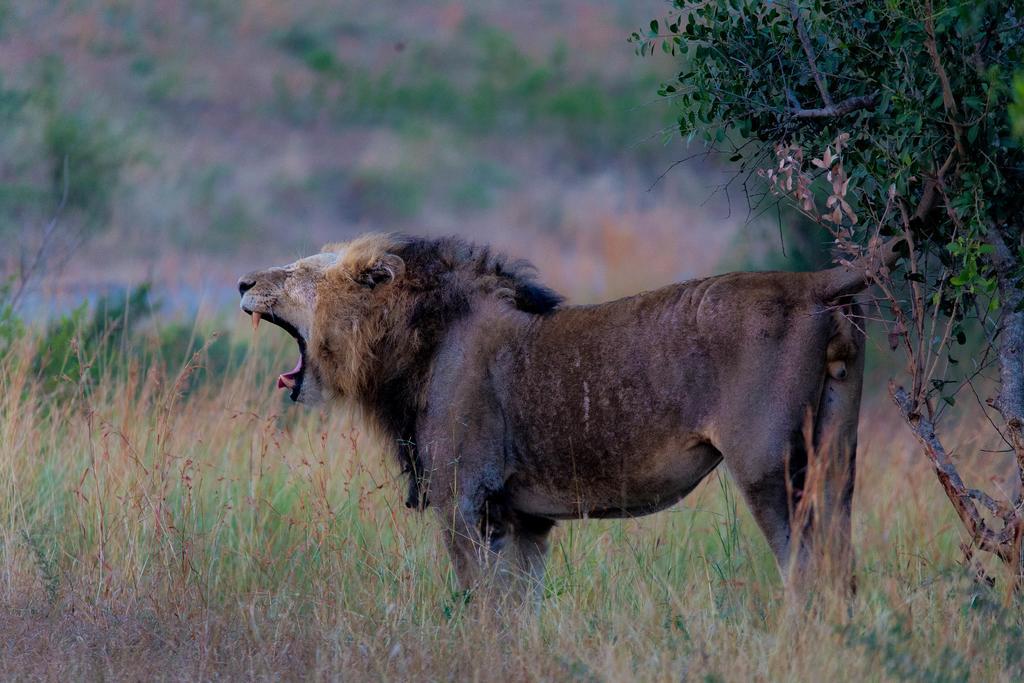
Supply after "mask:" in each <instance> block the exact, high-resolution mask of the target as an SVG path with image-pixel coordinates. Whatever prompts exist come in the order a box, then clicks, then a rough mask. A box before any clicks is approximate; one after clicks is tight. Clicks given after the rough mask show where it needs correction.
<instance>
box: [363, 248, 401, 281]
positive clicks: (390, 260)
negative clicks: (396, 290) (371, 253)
mask: <svg viewBox="0 0 1024 683" xmlns="http://www.w3.org/2000/svg"><path fill="white" fill-rule="evenodd" d="M404 272H405V261H403V260H402V257H400V256H396V255H395V254H384V255H383V256H381V257H380V258H378V259H376V260H375V261H374V262H373V263H371V264H370V265H368V266H366V267H364V268H363V269H362V270H361V271H360V272H359V273H358V274H357V275H356V282H358V283H359V284H361V285H363V286H364V287H368V288H370V289H373V288H374V287H378V286H380V285H384V284H388V283H389V282H394V281H395V280H397V279H398V278H400V277H401V276H402V274H403V273H404Z"/></svg>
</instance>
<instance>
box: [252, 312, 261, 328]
mask: <svg viewBox="0 0 1024 683" xmlns="http://www.w3.org/2000/svg"><path fill="white" fill-rule="evenodd" d="M259 328H260V314H259V313H257V312H256V311H253V313H252V329H254V330H258V329H259Z"/></svg>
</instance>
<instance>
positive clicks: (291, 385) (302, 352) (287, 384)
mask: <svg viewBox="0 0 1024 683" xmlns="http://www.w3.org/2000/svg"><path fill="white" fill-rule="evenodd" d="M242 310H243V311H245V312H246V313H248V314H249V315H251V316H252V327H253V329H254V330H255V329H257V328H258V327H259V325H260V320H266V321H267V322H269V323H272V324H274V325H277V326H278V327H280V328H281V329H282V330H284V331H285V332H287V333H288V334H290V335H291V336H292V337H293V338H294V339H295V341H296V342H297V343H298V345H299V361H298V362H297V363H296V364H295V368H294V369H293V370H291V371H290V372H284V373H281V374H280V375H278V377H277V388H278V389H291V393H290V394H289V396H290V397H291V399H292V400H293V401H298V400H299V393H300V392H301V391H302V379H303V378H304V377H305V376H306V340H305V339H303V338H302V335H301V334H299V331H298V330H297V329H296V328H295V326H294V325H292V324H291V323H289V322H288V321H287V320H284V319H282V318H279V317H277V316H276V315H274V314H273V313H259V312H254V311H250V310H247V309H244V308H243V309H242Z"/></svg>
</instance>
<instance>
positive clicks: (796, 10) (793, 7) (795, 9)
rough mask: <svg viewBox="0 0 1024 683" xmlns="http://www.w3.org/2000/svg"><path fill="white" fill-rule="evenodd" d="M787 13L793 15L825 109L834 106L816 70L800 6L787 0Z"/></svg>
mask: <svg viewBox="0 0 1024 683" xmlns="http://www.w3.org/2000/svg"><path fill="white" fill-rule="evenodd" d="M789 13H790V14H792V15H793V25H794V26H796V32H797V35H799V36H800V44H801V45H802V46H803V48H804V54H805V55H807V65H808V66H810V67H811V77H812V78H814V83H815V84H816V85H817V86H818V92H820V93H821V101H822V102H824V103H825V109H830V108H832V107H833V106H834V105H833V104H832V96H831V95H829V94H828V87H827V86H826V85H825V80H824V79H823V78H822V77H821V74H820V73H819V72H818V65H817V63H816V62H815V61H814V49H813V48H812V47H811V39H810V38H809V37H808V35H807V27H805V26H804V22H803V19H801V18H800V6H799V5H798V4H797V1H796V0H789Z"/></svg>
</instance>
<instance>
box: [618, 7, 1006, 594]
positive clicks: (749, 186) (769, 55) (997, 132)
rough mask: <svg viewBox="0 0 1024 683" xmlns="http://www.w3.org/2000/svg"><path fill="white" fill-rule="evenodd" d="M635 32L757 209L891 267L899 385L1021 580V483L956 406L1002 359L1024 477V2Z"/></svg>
mask: <svg viewBox="0 0 1024 683" xmlns="http://www.w3.org/2000/svg"><path fill="white" fill-rule="evenodd" d="M630 41H631V42H633V43H634V44H635V45H636V47H637V52H638V53H639V54H640V55H641V56H643V55H647V54H651V53H653V52H654V50H656V49H661V50H663V51H664V52H666V53H669V54H671V55H674V56H676V57H677V58H678V59H679V60H680V62H681V63H682V65H683V66H682V69H681V71H680V72H679V74H678V76H677V77H676V79H675V80H673V81H671V82H669V83H665V84H663V85H662V86H661V88H660V90H659V94H660V95H662V96H664V97H666V98H669V99H670V100H672V101H673V102H674V103H675V105H676V106H678V111H679V115H678V124H679V134H680V135H682V136H683V137H684V138H686V139H687V140H688V141H691V140H693V139H694V138H698V139H699V140H701V141H702V142H703V143H704V144H705V146H706V148H707V151H708V152H709V153H710V152H719V153H727V154H730V161H732V162H734V163H735V164H736V165H737V166H736V168H737V172H736V176H735V177H734V181H735V182H741V183H742V184H743V186H744V189H746V190H747V193H746V195H747V199H748V202H750V206H751V209H752V210H758V209H759V208H762V207H765V206H767V205H770V204H771V203H772V202H774V201H779V200H782V199H786V200H789V201H792V202H793V203H795V204H796V205H797V207H798V208H799V209H800V210H801V211H802V212H803V213H805V214H806V215H807V216H809V217H810V218H811V219H813V220H814V221H816V222H818V223H819V224H821V225H823V226H825V227H826V228H828V229H829V231H830V232H831V233H832V234H833V236H834V237H835V239H836V242H835V250H836V254H835V255H836V257H837V258H838V260H840V261H841V262H845V263H848V264H853V265H854V266H855V267H858V268H862V269H866V270H867V274H868V275H869V277H870V278H871V279H873V280H874V282H875V283H876V284H877V285H878V286H879V290H880V291H881V297H880V300H879V301H878V302H877V305H878V306H879V308H880V310H881V311H883V312H884V313H885V314H886V315H885V318H886V320H887V321H888V322H887V325H888V333H889V334H888V336H889V341H890V345H891V346H892V348H893V349H897V348H901V349H902V351H903V353H904V354H905V357H906V360H907V371H906V372H907V376H908V378H909V383H910V389H904V388H902V387H899V386H897V385H896V384H895V383H891V384H890V393H891V395H892V398H893V400H894V402H895V405H896V406H897V408H898V410H899V411H900V414H901V415H902V417H903V418H904V420H905V421H906V423H907V424H908V425H909V427H910V428H911V429H912V430H913V433H914V435H915V437H916V438H917V440H918V441H919V443H920V444H921V446H922V448H923V450H924V452H925V453H926V454H927V455H928V457H929V458H930V459H931V461H932V463H933V464H934V466H935V471H936V474H937V476H938V478H939V480H940V482H941V484H942V486H943V489H944V491H945V492H946V494H947V495H948V496H949V499H950V501H951V502H952V503H953V505H954V507H955V508H956V511H957V514H958V515H959V517H960V519H961V520H962V521H963V522H964V525H965V527H966V528H967V530H968V533H969V535H970V538H971V541H972V544H971V545H970V546H967V547H965V551H966V552H967V553H968V555H970V553H971V551H972V549H973V548H978V549H982V550H984V551H987V552H991V553H993V554H995V555H997V556H998V557H1000V558H1001V559H1002V560H1004V561H1005V562H1006V563H1008V564H1009V565H1010V566H1011V567H1012V568H1013V574H1014V576H1015V580H1017V581H1019V580H1020V578H1021V577H1022V568H1024V561H1022V560H1024V556H1022V552H1021V548H1022V543H1021V539H1022V536H1024V499H1022V495H1021V493H1020V492H1018V493H1017V495H1016V497H1015V499H1014V500H1001V499H1000V498H999V497H997V496H993V495H990V494H989V493H986V492H984V491H981V490H976V489H971V488H968V487H967V485H966V484H965V483H964V482H963V480H962V479H961V477H960V475H959V473H958V471H957V468H956V467H955V464H954V463H953V461H952V460H951V459H950V457H949V456H948V454H947V452H946V450H945V448H944V447H943V444H942V441H941V438H940V435H939V432H937V429H936V423H937V421H938V419H939V417H940V416H941V414H942V412H943V411H944V410H947V409H948V408H949V407H950V406H953V405H954V404H955V402H956V397H957V396H958V395H960V392H961V389H964V388H965V387H966V388H968V389H970V391H971V392H975V395H977V390H976V389H975V380H976V379H977V378H978V377H979V376H981V375H983V374H984V373H985V372H986V370H988V369H989V368H991V367H995V368H998V394H997V395H996V396H994V397H992V398H991V399H990V400H989V406H990V409H991V410H994V411H995V412H996V413H997V415H994V416H993V417H996V418H998V419H997V420H994V421H993V422H992V424H993V428H994V429H995V430H996V431H998V432H999V435H1000V437H1001V438H1002V439H1003V440H1004V442H1005V443H1006V447H1007V450H1008V452H1012V453H1013V454H1014V455H1015V458H1016V463H1017V467H1018V473H1019V476H1020V480H1021V483H1022V486H1024V294H1022V286H1024V241H1022V239H1024V238H1022V227H1024V147H1022V144H1024V130H1022V127H1024V76H1022V75H1020V74H1018V75H1017V76H1016V79H1015V70H1018V69H1020V67H1021V64H1022V63H1024V5H1022V4H1021V3H1020V1H1019V0H976V1H972V2H962V1H961V2H956V1H952V0H950V1H946V2H943V1H942V0H935V1H934V2H933V0H901V1H900V2H893V1H892V0H775V1H771V0H767V1H766V0H675V1H674V2H673V3H672V9H671V11H670V13H669V16H668V18H667V19H666V20H664V21H658V20H654V21H651V22H650V26H649V30H647V29H645V30H643V31H637V32H634V33H633V34H632V35H631V37H630ZM756 181H761V182H760V183H758V182H756ZM865 264H867V265H865ZM972 350H973V351H974V353H973V354H972V353H971V351H972ZM965 352H966V353H965ZM963 393H968V392H966V391H964V392H963Z"/></svg>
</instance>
